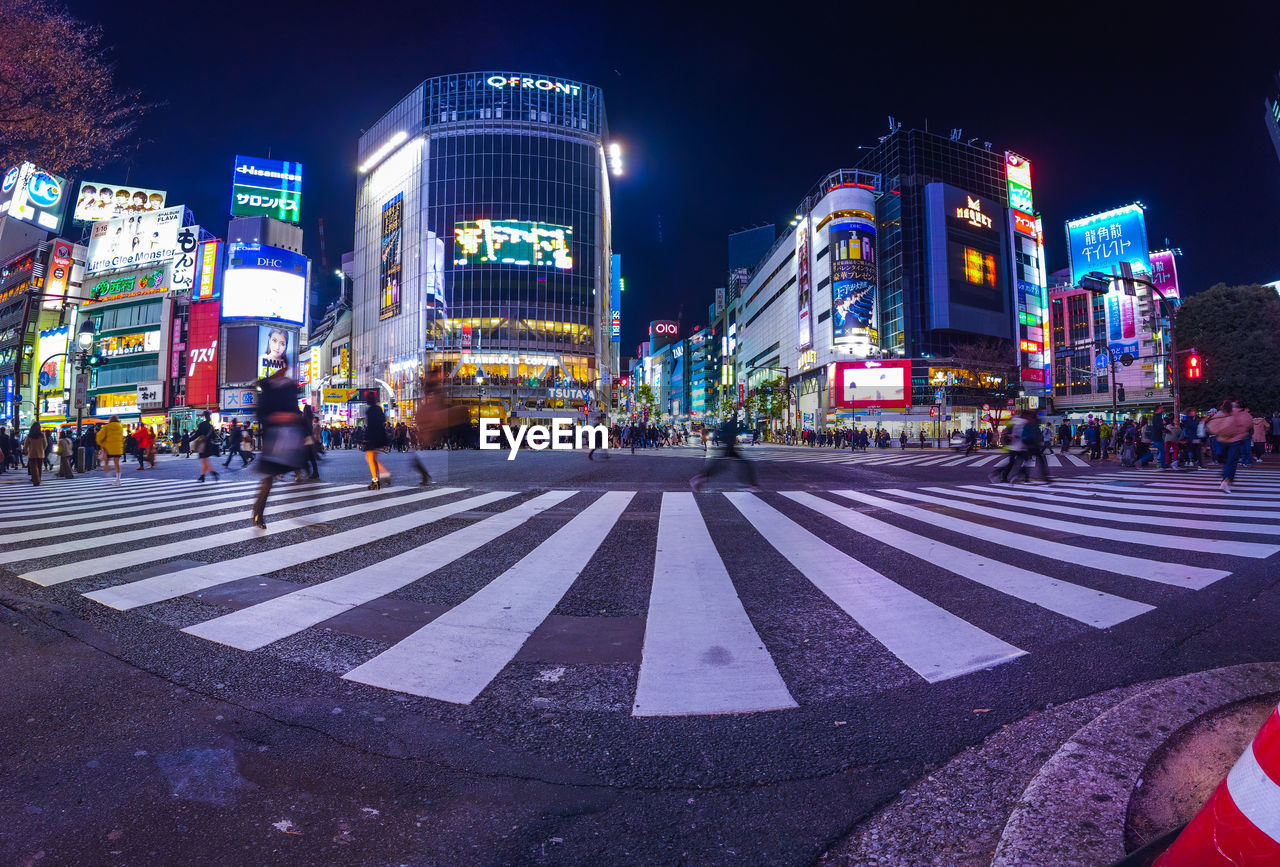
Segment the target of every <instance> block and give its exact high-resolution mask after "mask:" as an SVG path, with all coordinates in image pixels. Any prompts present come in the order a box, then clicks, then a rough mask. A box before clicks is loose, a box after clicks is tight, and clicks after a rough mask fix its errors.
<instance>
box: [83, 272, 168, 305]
mask: <svg viewBox="0 0 1280 867" xmlns="http://www.w3.org/2000/svg"><path fill="white" fill-rule="evenodd" d="M172 270H173V263H172V262H166V263H164V264H161V265H157V266H156V267H154V268H144V269H142V270H138V271H130V272H129V273H127V274H111V275H109V276H106V277H98V278H95V279H86V280H85V281H84V285H85V287H86V290H87V291H86V293H85V303H86V304H96V303H99V302H103V301H120V300H122V299H124V298H138V297H141V296H143V295H154V294H156V293H158V292H167V291H169V287H170V285H171V284H170V274H171V272H172Z"/></svg>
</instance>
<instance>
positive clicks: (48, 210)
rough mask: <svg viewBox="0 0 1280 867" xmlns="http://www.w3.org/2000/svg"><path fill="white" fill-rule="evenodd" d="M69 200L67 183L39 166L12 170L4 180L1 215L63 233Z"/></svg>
mask: <svg viewBox="0 0 1280 867" xmlns="http://www.w3.org/2000/svg"><path fill="white" fill-rule="evenodd" d="M69 198H70V193H69V191H68V189H67V179H66V178H62V177H59V176H57V175H52V174H49V173H48V172H46V171H44V170H43V169H41V168H40V167H39V166H37V165H36V164H35V163H21V164H19V165H16V166H12V167H10V168H9V169H8V170H7V171H5V173H4V175H3V176H0V214H8V215H9V216H10V217H12V218H13V219H15V220H22V221H23V222H24V223H30V224H31V225H33V226H39V227H40V228H41V229H44V230H45V231H47V232H60V231H62V212H63V211H65V210H66V207H67V199H69Z"/></svg>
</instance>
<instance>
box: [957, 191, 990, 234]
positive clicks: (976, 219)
mask: <svg viewBox="0 0 1280 867" xmlns="http://www.w3.org/2000/svg"><path fill="white" fill-rule="evenodd" d="M965 199H966V201H967V202H968V204H967V205H965V207H963V208H956V219H957V220H964V221H965V222H966V223H968V224H969V225H970V226H973V227H974V228H975V229H990V228H991V218H990V217H988V216H987V215H986V214H984V213H982V199H975V198H974V197H973V196H965Z"/></svg>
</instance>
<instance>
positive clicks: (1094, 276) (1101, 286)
mask: <svg viewBox="0 0 1280 867" xmlns="http://www.w3.org/2000/svg"><path fill="white" fill-rule="evenodd" d="M1117 280H1118V281H1120V282H1122V283H1141V284H1142V285H1143V286H1146V287H1147V288H1149V289H1150V290H1151V291H1152V292H1154V293H1155V294H1156V295H1158V296H1159V297H1160V301H1161V302H1162V303H1167V304H1169V351H1168V352H1167V353H1166V354H1167V355H1168V357H1169V388H1170V390H1171V391H1172V392H1173V417H1174V418H1175V419H1177V418H1178V417H1179V415H1180V411H1179V403H1180V400H1181V395H1180V394H1179V388H1178V362H1177V355H1178V344H1177V336H1176V333H1175V330H1174V322H1175V318H1174V315H1173V314H1174V310H1173V304H1172V303H1171V301H1170V299H1169V298H1166V297H1165V294H1164V292H1162V291H1161V290H1160V287H1159V286H1157V285H1156V284H1155V283H1152V282H1151V281H1150V280H1147V279H1145V278H1142V277H1123V276H1121V277H1117V276H1115V275H1112V274H1104V273H1103V272H1101V271H1090V272H1089V273H1088V274H1086V275H1085V276H1083V277H1081V278H1080V288H1081V289H1086V290H1088V291H1090V292H1093V293H1098V294H1104V295H1105V294H1106V293H1107V292H1109V291H1111V284H1112V283H1114V282H1116V281H1117ZM1108 354H1109V355H1110V354H1111V353H1110V352H1109V353H1108ZM1111 364H1112V368H1111V369H1112V383H1111V394H1112V406H1113V408H1114V406H1115V388H1116V386H1115V376H1114V373H1115V361H1114V359H1113V360H1112V362H1111ZM1114 421H1115V420H1114V418H1113V419H1112V423H1113V424H1114Z"/></svg>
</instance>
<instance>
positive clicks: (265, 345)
mask: <svg viewBox="0 0 1280 867" xmlns="http://www.w3.org/2000/svg"><path fill="white" fill-rule="evenodd" d="M297 369H298V332H296V331H294V330H292V329H289V328H274V327H268V326H266V325H261V326H259V327H258V377H259V378H260V379H265V378H266V377H268V376H272V375H274V374H276V373H278V372H279V371H282V370H283V371H284V372H285V374H286V375H288V376H293V377H296V375H297V373H296V371H297Z"/></svg>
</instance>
